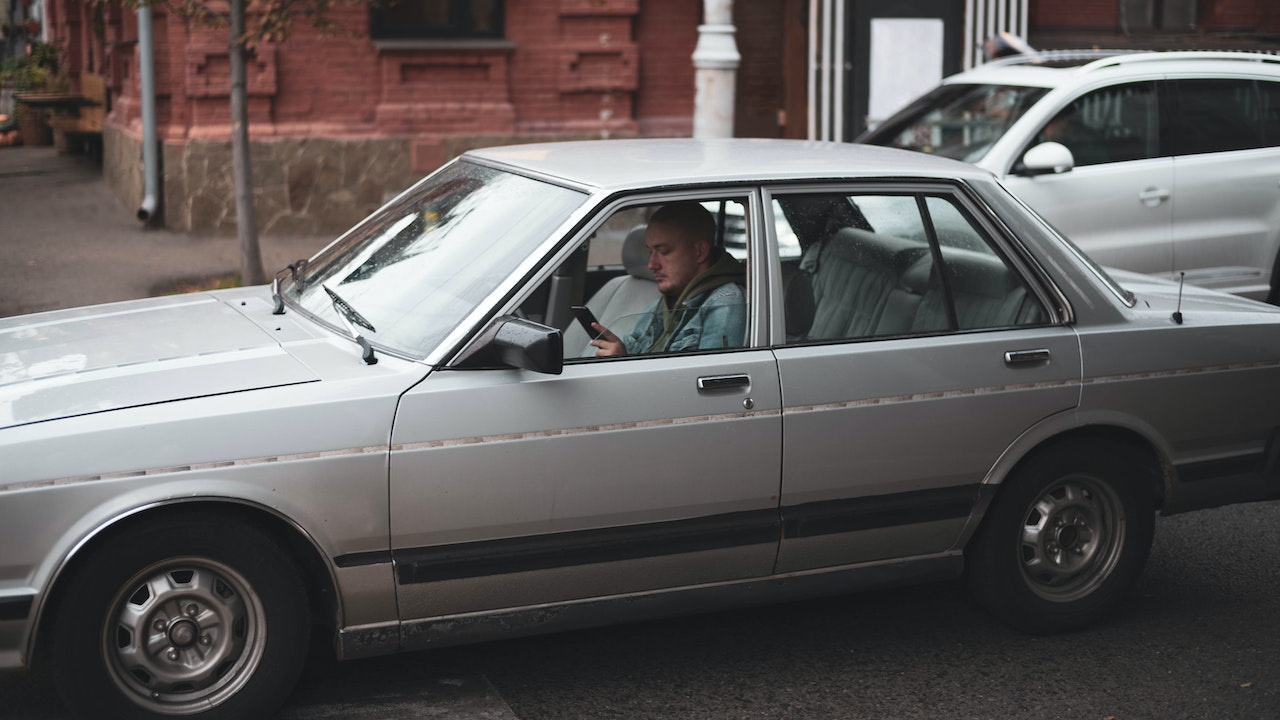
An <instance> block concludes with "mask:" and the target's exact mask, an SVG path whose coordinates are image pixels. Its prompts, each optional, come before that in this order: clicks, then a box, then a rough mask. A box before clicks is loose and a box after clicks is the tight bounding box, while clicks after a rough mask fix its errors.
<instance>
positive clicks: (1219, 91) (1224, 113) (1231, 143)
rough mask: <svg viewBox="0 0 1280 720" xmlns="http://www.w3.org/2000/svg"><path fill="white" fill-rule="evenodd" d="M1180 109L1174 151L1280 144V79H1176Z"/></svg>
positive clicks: (1171, 138)
mask: <svg viewBox="0 0 1280 720" xmlns="http://www.w3.org/2000/svg"><path fill="white" fill-rule="evenodd" d="M1171 87H1172V88H1173V89H1174V93H1175V97H1176V102H1177V111H1176V112H1174V113H1173V115H1172V120H1171V122H1170V128H1169V132H1168V144H1169V154H1171V155H1195V154H1199V153H1210V152H1228V151H1231V150H1250V149H1253V148H1262V147H1270V146H1272V145H1277V144H1280V137H1278V135H1280V117H1278V115H1280V107H1277V103H1278V102H1280V91H1278V90H1277V88H1278V87H1280V83H1271V82H1258V81H1254V80H1235V79H1211V80H1176V81H1174V82H1173V83H1171Z"/></svg>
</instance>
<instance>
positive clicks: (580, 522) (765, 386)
mask: <svg viewBox="0 0 1280 720" xmlns="http://www.w3.org/2000/svg"><path fill="white" fill-rule="evenodd" d="M740 192H741V191H739V193H740ZM736 199H737V200H738V201H741V202H743V203H746V198H745V197H737V198H736ZM624 210H629V211H630V210H634V208H624ZM619 212H621V210H619ZM756 214H758V211H756V213H755V214H752V217H755V216H756ZM614 224H618V223H614ZM608 225H609V223H607V222H604V221H601V222H600V223H599V224H598V225H597V227H599V228H605V227H607V226H608ZM628 227H629V224H628ZM749 232H751V233H754V232H756V230H754V223H753V227H752V229H751V230H750V231H749ZM592 234H594V231H591V232H585V233H584V235H592ZM597 241H598V240H597ZM581 255H582V253H577V252H576V251H574V250H566V251H564V252H563V253H562V257H560V258H557V259H556V260H555V262H556V263H561V264H560V265H559V266H558V267H559V268H563V267H564V263H571V262H573V260H572V259H571V258H573V257H577V256H581ZM552 264H554V263H552ZM558 273H559V276H560V277H565V276H566V275H565V274H564V273H560V271H559V270H545V271H543V272H541V273H540V274H539V275H538V276H536V277H531V278H530V279H529V283H528V286H527V287H526V288H525V290H523V291H520V293H518V294H517V297H516V298H514V299H513V300H512V305H511V306H510V307H520V304H521V302H523V298H524V297H537V296H539V293H538V292H536V291H535V287H536V286H539V285H540V284H542V283H543V282H548V281H550V280H551V279H553V278H554V277H557V274H558ZM748 284H749V285H750V286H751V287H750V288H748V297H750V293H751V292H754V291H756V290H757V289H758V288H757V286H758V285H761V284H760V283H757V282H755V281H754V280H750V279H748ZM521 293H522V294H521ZM545 295H546V293H543V294H542V296H545ZM553 295H554V293H553ZM574 300H575V301H576V302H577V303H581V299H580V298H574ZM751 305H752V306H754V305H755V304H754V303H752V304H751ZM547 314H548V315H554V314H558V313H553V312H548V313H547ZM565 315H568V314H567V313H565ZM620 322H621V321H620ZM632 322H634V320H633V321H632ZM753 322H754V321H753ZM618 330H619V334H621V333H622V332H625V328H621V327H619V328H618ZM757 335H758V333H752V334H751V336H752V337H755V336H757ZM729 344H733V345H739V347H731V348H725V349H719V350H700V351H692V352H683V353H668V354H661V353H660V354H656V355H634V356H627V357H621V358H581V359H580V358H577V357H576V355H577V354H578V353H577V352H576V351H575V352H574V353H573V354H574V355H575V357H571V358H569V359H567V360H566V362H565V364H564V368H563V372H562V373H561V374H559V375H539V374H535V373H532V372H530V371H527V370H518V369H513V368H509V367H491V368H483V369H468V370H463V369H456V368H444V369H441V370H439V371H436V372H433V373H432V374H431V375H430V376H428V377H427V378H426V379H425V380H424V381H423V382H422V383H421V384H420V385H418V386H417V387H415V388H413V389H412V390H410V391H409V392H408V393H406V394H405V396H404V398H403V400H402V402H401V404H400V408H399V410H398V413H397V416H396V422H395V429H394V433H393V440H392V443H393V446H392V456H391V491H390V497H391V510H390V513H391V531H392V537H391V545H392V549H393V554H394V557H395V562H396V579H397V588H398V598H399V604H400V613H401V617H402V618H404V619H406V620H412V619H414V618H436V617H439V616H444V615H456V614H460V613H475V612H484V611H490V610H499V609H506V608H516V607H527V606H534V605H543V604H548V603H552V604H554V603H561V602H567V601H574V600H581V599H585V598H608V597H616V596H621V595H626V594H631V593H643V592H647V591H654V590H661V589H664V588H673V587H679V586H686V585H692V584H699V583H709V582H719V581H728V580H735V579H741V578H749V577H758V576H763V575H767V574H769V573H770V572H771V571H772V568H773V563H774V560H775V558H776V553H777V545H778V536H779V532H780V531H779V517H778V510H777V507H778V483H779V468H780V466H781V394H780V390H779V385H778V377H777V369H776V364H775V362H774V359H773V355H772V353H771V352H770V350H769V349H768V348H767V347H766V346H764V345H763V344H756V345H753V344H752V342H751V341H750V340H749V339H748V340H746V342H745V344H744V343H743V342H734V343H729ZM578 350H580V348H579V349H578Z"/></svg>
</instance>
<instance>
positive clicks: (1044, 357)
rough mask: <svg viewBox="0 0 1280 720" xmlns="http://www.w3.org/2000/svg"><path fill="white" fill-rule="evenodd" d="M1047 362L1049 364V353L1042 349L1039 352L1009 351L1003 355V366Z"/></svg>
mask: <svg viewBox="0 0 1280 720" xmlns="http://www.w3.org/2000/svg"><path fill="white" fill-rule="evenodd" d="M1047 362H1049V351H1048V350H1046V349H1044V348H1041V349H1039V350H1010V351H1009V352H1006V353H1005V354H1004V364H1005V365H1031V364H1034V363H1047Z"/></svg>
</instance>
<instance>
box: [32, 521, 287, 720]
mask: <svg viewBox="0 0 1280 720" xmlns="http://www.w3.org/2000/svg"><path fill="white" fill-rule="evenodd" d="M60 598H61V600H60V601H59V603H58V605H57V607H56V610H55V613H56V614H55V616H54V617H53V624H52V626H51V630H52V637H51V642H50V652H51V657H52V665H53V674H54V680H55V683H56V684H57V686H58V690H59V693H60V694H61V695H62V698H63V700H64V701H65V702H66V703H67V705H68V706H69V707H70V708H71V709H72V710H73V711H75V712H76V714H78V715H80V716H82V717H113V718H115V717H120V718H160V717H169V718H172V717H191V718H202V719H203V718H228V719H229V718H253V717H261V716H265V715H269V714H270V713H271V712H272V711H273V710H274V709H275V708H277V707H278V706H279V705H280V703H281V702H283V700H284V698H285V697H286V696H287V694H288V692H289V691H290V690H291V689H292V687H293V685H294V683H295V682H296V681H297V678H298V675H299V673H300V671H301V668H302V665H303V661H304V660H305V657H306V651H307V643H308V638H309V635H308V629H309V625H310V616H309V611H308V605H307V598H306V594H305V591H304V589H303V583H302V579H301V577H300V575H299V573H298V570H297V569H296V567H295V564H294V563H292V562H290V560H289V555H288V554H287V553H286V552H285V550H284V548H282V547H281V546H280V545H279V543H277V542H276V541H275V540H274V539H273V538H272V537H271V536H270V535H269V534H267V533H265V532H263V531H261V530H259V529H258V528H256V527H253V526H251V525H244V524H239V523H228V522H218V521H216V520H214V519H212V518H202V517H199V516H196V515H191V514H183V515H182V516H180V517H173V518H169V519H166V520H163V521H161V522H158V523H155V524H150V525H145V526H138V527H134V528H131V529H130V530H127V531H126V532H125V533H123V534H122V535H120V536H118V537H115V538H113V539H111V540H110V541H109V542H108V543H105V544H103V545H101V546H99V547H97V548H95V549H94V551H93V552H92V554H91V555H90V556H88V557H86V558H85V561H84V562H83V563H81V564H80V565H79V569H78V571H76V573H75V575H74V576H72V577H71V579H70V580H69V583H68V585H67V586H66V588H65V592H63V593H62V594H61V595H60Z"/></svg>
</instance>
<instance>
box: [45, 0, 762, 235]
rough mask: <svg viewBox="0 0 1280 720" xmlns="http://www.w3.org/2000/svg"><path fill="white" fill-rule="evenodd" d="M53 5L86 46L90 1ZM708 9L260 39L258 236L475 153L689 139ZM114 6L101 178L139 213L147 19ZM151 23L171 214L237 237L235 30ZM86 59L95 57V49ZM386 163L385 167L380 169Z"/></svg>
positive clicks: (571, 7)
mask: <svg viewBox="0 0 1280 720" xmlns="http://www.w3.org/2000/svg"><path fill="white" fill-rule="evenodd" d="M50 1H51V2H52V3H54V4H55V5H57V6H58V7H61V8H64V9H65V11H66V12H65V13H64V14H63V16H62V17H66V18H73V19H75V22H72V21H71V20H68V21H67V22H65V23H64V27H63V30H64V31H66V32H67V33H68V34H69V39H68V41H67V42H68V43H69V46H70V45H75V41H74V38H75V37H80V36H82V35H83V33H80V27H79V22H80V20H79V19H80V18H82V17H83V10H84V7H85V3H86V2H87V0H50ZM701 6H702V3H701V2H700V1H699V0H643V3H642V0H507V2H506V6H505V11H506V12H505V21H506V33H505V37H504V38H503V39H502V40H499V41H492V42H490V41H480V42H470V43H449V42H408V43H404V42H377V41H371V40H370V39H369V38H368V27H369V11H368V9H367V8H366V7H363V6H349V5H341V4H334V5H333V6H332V8H331V16H330V17H331V19H332V20H334V21H335V23H336V24H337V25H339V26H340V27H343V28H346V29H348V30H349V31H350V33H349V34H347V35H344V36H338V37H332V36H325V35H324V34H322V33H321V32H320V31H318V30H316V29H314V28H312V27H310V26H309V25H308V24H307V23H306V22H305V21H303V22H299V23H297V24H295V26H294V28H293V31H292V34H291V36H290V37H289V38H288V40H287V41H285V42H279V43H266V44H262V45H260V46H258V47H257V48H256V49H255V52H254V54H253V56H252V57H251V58H250V61H249V65H248V112H249V131H250V138H251V141H252V142H253V143H254V146H253V153H254V184H255V203H256V204H257V210H258V217H259V219H260V222H261V223H262V224H263V227H262V228H261V229H262V230H263V231H264V232H273V231H278V232H289V233H302V232H329V231H337V230H341V229H344V228H345V227H346V226H348V225H350V224H351V223H353V222H355V221H356V220H358V219H359V218H360V217H362V216H363V214H365V213H367V212H368V211H369V210H370V209H372V207H375V206H376V205H377V204H378V203H380V202H381V200H382V199H383V198H385V197H386V196H387V195H389V194H391V193H394V192H396V191H398V190H400V189H401V188H403V186H404V185H405V184H407V182H409V181H411V180H412V179H413V178H415V177H418V176H421V175H422V174H425V173H427V172H429V171H431V170H433V169H435V168H436V167H439V165H441V164H442V163H443V162H445V161H447V160H448V159H450V158H451V157H454V156H456V155H457V154H460V153H461V152H464V151H465V150H467V149H469V148H472V147H479V146H484V145H493V144H501V143H511V142H526V141H533V140H551V139H571V138H572V139H576V138H584V137H625V136H636V135H640V136H655V135H661V136H672V135H675V136H679V135H688V134H690V132H691V131H692V113H693V88H694V70H693V67H692V59H691V57H692V54H693V49H694V45H695V43H696V40H697V30H696V28H697V25H698V23H699V22H700V20H701ZM108 7H109V8H110V9H109V10H108V16H107V23H106V25H107V27H106V38H105V39H106V44H105V47H106V50H105V57H104V58H103V61H102V63H103V64H104V65H105V66H106V67H104V70H105V72H104V74H105V75H106V76H107V78H108V85H109V87H110V90H111V95H112V98H113V103H112V111H111V114H110V116H109V118H108V125H109V127H110V132H109V133H108V135H110V138H109V140H108V145H109V146H110V151H109V152H108V153H106V156H105V158H104V170H105V172H106V173H107V175H108V176H109V177H111V178H113V180H116V181H118V185H119V187H117V194H118V195H119V196H120V197H121V200H122V203H123V204H125V205H126V206H130V205H133V204H135V203H137V202H138V201H139V200H140V195H141V188H140V172H139V171H138V166H140V163H141V157H140V155H141V153H140V147H141V145H140V143H139V142H138V139H139V137H140V135H141V120H140V115H141V108H140V102H139V101H138V93H139V79H138V69H137V58H136V51H135V48H136V43H134V42H133V41H135V40H136V38H137V23H136V15H135V13H134V12H133V11H121V10H119V9H117V8H116V6H114V5H109V6H108ZM153 16H154V31H153V35H154V38H155V57H156V86H157V98H156V99H157V115H158V126H159V127H158V129H159V134H160V139H161V141H162V142H163V144H164V153H163V163H164V179H163V184H164V189H163V194H164V205H165V212H164V216H163V217H164V222H165V224H166V225H168V226H170V227H174V228H177V229H182V230H207V231H211V232H226V231H228V229H229V228H233V227H234V210H233V208H232V207H231V202H232V197H231V196H232V193H230V192H229V187H230V185H229V173H230V170H229V160H228V158H227V157H226V155H227V154H226V153H225V152H224V149H225V146H226V143H227V141H228V140H229V138H230V101H229V77H230V75H229V73H230V59H229V55H228V52H227V49H226V45H227V37H226V31H225V30H224V29H216V28H204V27H200V26H196V25H192V24H190V23H188V22H187V21H186V20H185V19H183V18H181V17H180V16H178V15H177V14H174V13H168V12H166V10H165V8H164V6H163V5H162V4H158V5H156V6H154V8H153ZM73 31H74V35H72V33H73ZM71 52H72V53H74V54H69V57H72V58H73V59H74V60H75V62H76V63H77V64H83V61H82V60H81V59H80V58H82V57H83V55H84V52H83V49H82V48H79V47H78V46H77V47H76V48H74V49H73V50H72V51H71ZM749 96H750V95H749ZM763 104H765V105H773V104H774V103H773V101H767V102H764V103H763ZM772 112H773V111H772V110H771V111H770V114H772ZM391 160H394V163H392V166H387V165H386V163H388V162H389V161H391ZM384 166H385V167H387V170H388V171H387V172H379V171H378V168H379V167H384Z"/></svg>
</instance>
